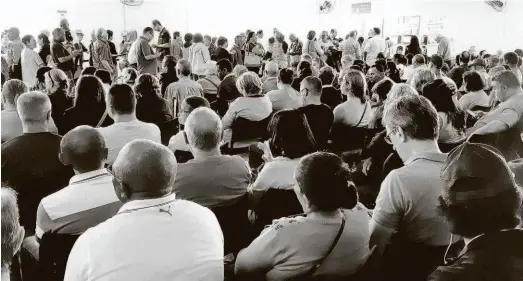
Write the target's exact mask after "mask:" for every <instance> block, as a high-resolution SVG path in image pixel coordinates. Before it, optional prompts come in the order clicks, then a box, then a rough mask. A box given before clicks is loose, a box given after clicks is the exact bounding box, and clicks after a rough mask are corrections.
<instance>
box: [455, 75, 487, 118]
mask: <svg viewBox="0 0 523 281" xmlns="http://www.w3.org/2000/svg"><path fill="white" fill-rule="evenodd" d="M463 85H464V87H465V90H466V91H467V93H466V94H465V95H463V96H462V97H461V98H460V99H459V103H460V104H461V109H463V111H465V112H466V111H467V110H470V109H472V108H474V107H475V106H482V107H489V106H490V100H489V97H488V95H487V93H485V91H484V90H483V88H485V84H484V83H483V79H482V77H481V75H480V74H479V73H478V72H476V71H467V72H465V74H463Z"/></svg>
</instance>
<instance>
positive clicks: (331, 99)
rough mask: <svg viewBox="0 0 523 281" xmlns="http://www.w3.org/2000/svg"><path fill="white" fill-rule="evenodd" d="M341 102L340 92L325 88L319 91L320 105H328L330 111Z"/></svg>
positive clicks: (332, 88)
mask: <svg viewBox="0 0 523 281" xmlns="http://www.w3.org/2000/svg"><path fill="white" fill-rule="evenodd" d="M342 102H343V98H342V96H341V91H340V90H338V89H336V88H334V87H332V86H327V87H324V88H323V89H322V90H321V103H323V104H326V105H328V106H329V107H330V108H331V109H332V110H334V108H336V106H338V104H340V103H342Z"/></svg>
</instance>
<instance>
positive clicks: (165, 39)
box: [158, 27, 171, 59]
mask: <svg viewBox="0 0 523 281" xmlns="http://www.w3.org/2000/svg"><path fill="white" fill-rule="evenodd" d="M169 42H171V34H169V31H167V29H165V27H164V28H162V30H161V31H160V34H158V45H163V44H165V43H169ZM158 51H159V52H161V53H162V55H161V57H160V59H163V57H165V56H167V55H169V54H170V52H171V49H170V48H158Z"/></svg>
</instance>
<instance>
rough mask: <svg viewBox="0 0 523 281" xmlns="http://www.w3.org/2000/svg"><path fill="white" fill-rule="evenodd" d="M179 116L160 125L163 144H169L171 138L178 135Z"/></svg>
mask: <svg viewBox="0 0 523 281" xmlns="http://www.w3.org/2000/svg"><path fill="white" fill-rule="evenodd" d="M178 126H179V123H178V118H175V119H173V120H171V121H167V122H165V123H164V124H163V125H161V126H160V133H161V135H162V144H163V145H168V144H169V140H170V139H171V137H172V136H174V135H176V133H178Z"/></svg>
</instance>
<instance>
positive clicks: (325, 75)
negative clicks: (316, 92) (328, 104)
mask: <svg viewBox="0 0 523 281" xmlns="http://www.w3.org/2000/svg"><path fill="white" fill-rule="evenodd" d="M334 76H335V75H334V69H333V68H332V67H330V66H324V67H322V68H321V69H320V71H319V73H318V77H319V78H320V80H321V84H323V85H330V84H332V82H333V81H334Z"/></svg>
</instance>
